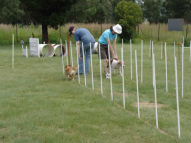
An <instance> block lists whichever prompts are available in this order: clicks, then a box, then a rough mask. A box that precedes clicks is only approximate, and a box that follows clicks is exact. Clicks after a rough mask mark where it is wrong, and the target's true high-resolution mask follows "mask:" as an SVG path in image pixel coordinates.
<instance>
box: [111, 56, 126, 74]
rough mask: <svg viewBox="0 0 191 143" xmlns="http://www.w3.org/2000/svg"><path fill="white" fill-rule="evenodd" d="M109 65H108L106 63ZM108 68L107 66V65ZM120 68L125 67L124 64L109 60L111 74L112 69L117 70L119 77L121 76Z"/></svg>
mask: <svg viewBox="0 0 191 143" xmlns="http://www.w3.org/2000/svg"><path fill="white" fill-rule="evenodd" d="M108 64H109V63H108ZM108 67H109V65H108ZM121 67H123V68H124V67H125V63H124V62H123V63H122V62H121V61H120V60H116V59H112V60H111V74H112V73H113V71H114V69H118V70H119V72H120V75H121V76H122V72H121Z"/></svg>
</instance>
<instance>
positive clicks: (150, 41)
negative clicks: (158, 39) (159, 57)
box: [149, 40, 151, 57]
mask: <svg viewBox="0 0 191 143" xmlns="http://www.w3.org/2000/svg"><path fill="white" fill-rule="evenodd" d="M150 55H151V40H150V47H149V57H151V56H150Z"/></svg>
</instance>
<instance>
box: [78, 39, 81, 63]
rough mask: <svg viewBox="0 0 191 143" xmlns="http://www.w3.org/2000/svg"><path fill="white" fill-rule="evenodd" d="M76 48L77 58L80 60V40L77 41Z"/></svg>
mask: <svg viewBox="0 0 191 143" xmlns="http://www.w3.org/2000/svg"><path fill="white" fill-rule="evenodd" d="M77 50H78V58H79V59H80V60H82V58H81V56H80V41H77Z"/></svg>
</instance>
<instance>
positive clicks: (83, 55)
mask: <svg viewBox="0 0 191 143" xmlns="http://www.w3.org/2000/svg"><path fill="white" fill-rule="evenodd" d="M82 53H83V65H84V66H83V67H84V82H85V86H86V67H85V57H84V44H83V42H82Z"/></svg>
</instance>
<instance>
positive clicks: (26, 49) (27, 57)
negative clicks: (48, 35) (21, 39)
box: [26, 46, 28, 58]
mask: <svg viewBox="0 0 191 143" xmlns="http://www.w3.org/2000/svg"><path fill="white" fill-rule="evenodd" d="M26 57H27V58H28V49H27V46H26Z"/></svg>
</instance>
